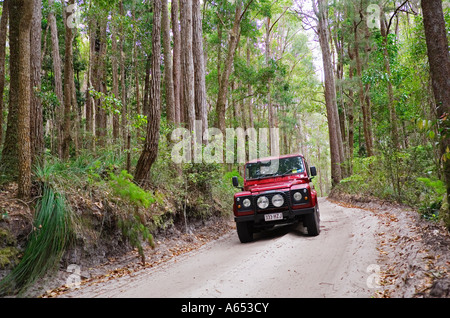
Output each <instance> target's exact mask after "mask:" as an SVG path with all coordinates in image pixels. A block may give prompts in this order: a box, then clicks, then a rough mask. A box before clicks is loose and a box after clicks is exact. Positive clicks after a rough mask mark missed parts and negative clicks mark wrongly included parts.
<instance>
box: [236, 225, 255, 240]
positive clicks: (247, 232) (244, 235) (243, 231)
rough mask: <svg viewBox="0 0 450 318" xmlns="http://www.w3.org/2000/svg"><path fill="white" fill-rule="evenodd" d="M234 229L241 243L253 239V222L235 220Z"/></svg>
mask: <svg viewBox="0 0 450 318" xmlns="http://www.w3.org/2000/svg"><path fill="white" fill-rule="evenodd" d="M236 229H237V233H238V237H239V240H240V241H241V243H248V242H251V241H253V222H236Z"/></svg>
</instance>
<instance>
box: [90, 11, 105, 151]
mask: <svg viewBox="0 0 450 318" xmlns="http://www.w3.org/2000/svg"><path fill="white" fill-rule="evenodd" d="M100 19H102V18H100ZM106 26H107V23H106V20H104V21H102V20H100V21H98V25H97V29H96V40H95V72H94V74H93V75H94V76H95V79H94V83H95V85H94V88H95V90H96V91H97V92H100V93H103V94H106ZM103 103H104V100H103V98H96V99H95V136H96V138H97V145H98V146H100V147H103V146H105V143H106V129H107V120H106V110H105V109H104V107H103Z"/></svg>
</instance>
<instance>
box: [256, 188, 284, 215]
mask: <svg viewBox="0 0 450 318" xmlns="http://www.w3.org/2000/svg"><path fill="white" fill-rule="evenodd" d="M276 194H280V195H282V196H283V199H284V202H283V205H282V206H280V207H276V206H274V205H273V204H272V198H273V196H274V195H276ZM263 196H265V197H267V198H268V199H269V206H268V207H267V208H265V209H260V208H259V206H258V203H257V202H258V198H260V197H263ZM254 202H255V206H256V209H257V211H258V212H265V211H268V210H285V209H286V208H287V207H289V205H290V195H289V192H275V191H274V192H266V193H262V194H260V195H258V196H256V197H255V200H254Z"/></svg>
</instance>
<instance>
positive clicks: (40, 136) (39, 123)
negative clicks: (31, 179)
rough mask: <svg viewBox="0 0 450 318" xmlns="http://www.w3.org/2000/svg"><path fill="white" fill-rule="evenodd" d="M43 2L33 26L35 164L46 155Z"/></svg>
mask: <svg viewBox="0 0 450 318" xmlns="http://www.w3.org/2000/svg"><path fill="white" fill-rule="evenodd" d="M41 23H42V0H36V1H35V4H34V8H33V22H32V26H31V42H30V45H31V52H30V54H31V56H30V63H31V64H30V67H31V74H30V76H31V109H30V133H31V135H30V138H31V158H32V161H33V163H38V162H41V161H42V159H43V158H42V156H43V154H44V119H43V113H42V104H41V99H40V98H39V97H38V95H37V93H36V90H37V91H39V90H40V88H41V37H42V28H41ZM0 96H1V95H0Z"/></svg>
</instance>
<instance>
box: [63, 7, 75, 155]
mask: <svg viewBox="0 0 450 318" xmlns="http://www.w3.org/2000/svg"><path fill="white" fill-rule="evenodd" d="M73 4H74V0H70V1H69V5H73ZM71 14H72V13H71V12H67V7H64V24H65V31H66V34H65V54H64V122H63V144H62V158H63V159H64V160H68V159H69V154H70V144H71V141H72V136H71V116H72V86H73V85H72V82H73V32H72V28H70V27H69V24H68V23H67V18H68V17H69V16H70V15H71Z"/></svg>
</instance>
